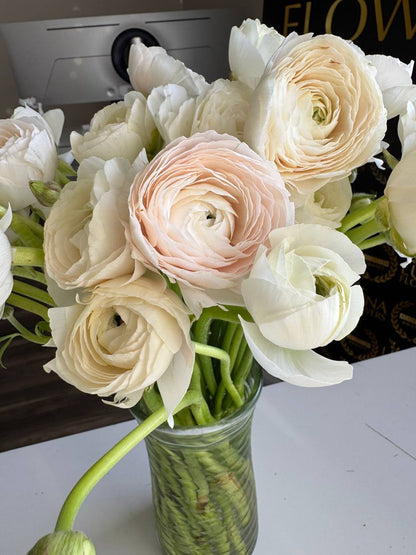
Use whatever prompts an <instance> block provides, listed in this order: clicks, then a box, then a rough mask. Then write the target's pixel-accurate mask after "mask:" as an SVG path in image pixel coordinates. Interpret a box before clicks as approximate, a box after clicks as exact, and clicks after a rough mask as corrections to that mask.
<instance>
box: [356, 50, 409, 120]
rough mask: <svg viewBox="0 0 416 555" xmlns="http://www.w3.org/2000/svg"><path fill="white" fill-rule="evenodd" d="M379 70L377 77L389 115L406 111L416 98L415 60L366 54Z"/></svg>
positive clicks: (389, 116)
mask: <svg viewBox="0 0 416 555" xmlns="http://www.w3.org/2000/svg"><path fill="white" fill-rule="evenodd" d="M366 58H367V59H368V60H369V61H370V62H371V63H372V64H373V66H374V67H375V68H376V70H377V74H376V79H377V83H378V84H379V86H380V89H381V92H382V93H383V100H384V105H385V107H386V109H387V117H388V118H389V119H390V118H394V117H395V116H398V115H399V114H403V113H405V112H406V105H407V103H408V102H409V101H411V100H416V85H414V84H413V82H412V72H413V65H414V62H413V61H412V62H410V63H409V64H405V63H403V62H402V61H401V60H399V59H398V58H393V57H392V56H384V55H382V54H374V55H369V56H366Z"/></svg>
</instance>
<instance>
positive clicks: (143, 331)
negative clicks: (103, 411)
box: [45, 273, 194, 413]
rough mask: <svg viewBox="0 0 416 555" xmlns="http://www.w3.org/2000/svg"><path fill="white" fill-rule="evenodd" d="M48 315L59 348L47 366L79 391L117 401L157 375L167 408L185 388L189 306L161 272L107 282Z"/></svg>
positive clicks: (130, 400)
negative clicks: (167, 284) (71, 304)
mask: <svg viewBox="0 0 416 555" xmlns="http://www.w3.org/2000/svg"><path fill="white" fill-rule="evenodd" d="M49 316H50V322H51V329H52V338H53V342H54V344H55V346H56V347H57V351H56V357H55V359H53V360H52V361H51V362H49V363H48V364H46V365H45V370H46V371H47V372H50V371H53V372H56V373H57V374H58V375H59V376H60V377H61V378H62V379H63V380H65V381H66V382H68V383H70V384H72V385H74V386H75V387H77V388H78V389H79V390H81V391H84V392H85V393H90V394H95V395H99V396H100V397H110V396H114V399H113V401H112V402H113V403H114V404H115V405H117V406H119V407H122V408H129V407H132V406H133V405H135V404H136V403H137V402H138V401H139V400H140V398H141V396H142V394H143V391H144V389H146V388H147V387H149V386H151V385H152V384H154V383H155V382H157V384H158V387H159V391H160V394H161V396H162V399H163V402H164V404H165V407H166V410H167V412H168V413H171V412H172V411H173V410H174V408H175V407H176V406H177V404H178V403H179V402H180V401H181V399H182V398H183V396H184V395H185V393H186V390H187V388H188V385H189V382H190V379H191V374H192V370H193V362H194V350H193V346H192V344H191V341H190V335H189V330H190V319H189V313H188V310H187V308H186V307H185V305H184V304H183V303H182V301H181V300H180V299H179V297H178V296H177V295H176V294H175V293H173V292H172V291H171V290H169V289H167V288H166V283H165V281H164V279H163V278H162V277H160V276H157V275H156V274H151V273H149V275H146V276H142V277H140V278H139V279H137V280H135V281H130V276H124V277H121V278H118V279H114V280H110V281H106V282H104V283H102V284H100V285H98V286H97V287H96V288H95V289H93V291H92V292H91V293H90V294H89V296H88V297H87V298H86V299H85V300H84V302H83V303H78V304H77V305H73V306H70V307H59V308H52V309H50V310H49Z"/></svg>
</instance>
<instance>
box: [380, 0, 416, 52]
mask: <svg viewBox="0 0 416 555" xmlns="http://www.w3.org/2000/svg"><path fill="white" fill-rule="evenodd" d="M401 4H403V15H404V25H405V29H406V39H407V40H411V39H412V38H413V35H414V34H415V33H416V25H414V26H413V27H412V18H411V14H410V5H409V0H397V3H396V5H395V6H394V9H393V13H392V14H391V16H390V19H389V20H388V22H387V25H386V26H385V27H384V21H383V10H382V7H381V0H374V7H375V9H376V23H377V36H378V40H379V41H380V42H382V41H383V40H384V39H385V38H386V36H387V33H388V32H389V29H390V27H391V24H392V23H393V19H394V18H395V17H396V14H397V12H398V11H399V7H400V5H401Z"/></svg>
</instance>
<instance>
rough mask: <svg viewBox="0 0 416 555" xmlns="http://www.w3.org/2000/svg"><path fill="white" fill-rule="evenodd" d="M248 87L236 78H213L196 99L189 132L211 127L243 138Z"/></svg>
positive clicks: (218, 131) (248, 97)
mask: <svg viewBox="0 0 416 555" xmlns="http://www.w3.org/2000/svg"><path fill="white" fill-rule="evenodd" d="M250 94H251V90H250V89H249V88H248V87H247V86H246V85H244V83H242V82H240V81H228V80H227V79H217V80H216V81H214V82H213V83H211V85H210V86H209V87H208V88H207V89H206V91H205V92H203V93H202V94H201V95H200V96H198V97H197V99H196V106H195V115H194V120H193V123H192V133H197V132H198V131H199V132H202V131H209V130H210V129H213V130H215V131H216V132H217V133H227V134H228V135H233V137H237V138H238V139H240V140H242V139H243V133H244V124H245V121H246V119H247V112H248V103H249V99H250Z"/></svg>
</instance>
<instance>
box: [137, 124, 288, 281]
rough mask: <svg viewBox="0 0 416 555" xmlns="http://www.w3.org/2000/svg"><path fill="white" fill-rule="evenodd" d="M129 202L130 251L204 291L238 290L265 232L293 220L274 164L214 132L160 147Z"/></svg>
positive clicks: (142, 259)
mask: <svg viewBox="0 0 416 555" xmlns="http://www.w3.org/2000/svg"><path fill="white" fill-rule="evenodd" d="M129 206H130V235H131V237H130V239H131V241H132V244H133V253H134V256H137V257H138V259H139V260H140V261H142V262H143V263H144V264H145V265H147V266H149V267H150V268H157V269H158V270H161V271H162V272H164V273H165V274H166V275H167V276H169V278H171V279H172V280H178V281H179V282H180V283H181V284H183V285H185V286H186V285H188V286H191V287H196V288H200V289H203V290H205V289H217V290H218V289H226V288H233V287H236V286H237V285H238V283H239V281H240V280H241V278H242V276H243V275H245V274H246V273H247V272H248V271H249V269H250V267H251V265H252V263H253V261H254V258H255V255H256V251H257V249H258V247H259V245H261V244H262V243H264V242H265V241H266V240H267V237H268V235H269V232H270V231H271V230H272V229H274V228H278V227H280V226H286V225H289V224H291V223H292V222H293V206H292V204H291V202H290V201H289V195H288V193H287V191H286V189H285V188H284V185H283V182H282V180H281V178H280V176H279V173H278V171H277V170H276V167H275V166H274V164H272V163H267V162H266V163H265V161H264V160H262V159H261V158H260V157H259V156H258V155H257V154H255V153H254V152H253V151H252V150H251V149H250V148H249V147H248V146H247V145H246V144H244V143H241V142H240V141H239V140H238V139H237V138H235V137H231V136H229V135H220V134H218V133H215V132H214V131H209V132H205V133H197V134H195V135H192V136H191V137H190V138H187V139H185V138H181V139H178V140H176V141H174V142H172V143H171V144H169V145H168V146H167V147H165V148H164V149H163V150H162V151H161V152H160V153H159V154H158V155H157V156H156V157H155V158H154V159H153V160H152V161H151V162H150V164H149V165H148V166H147V167H146V168H145V169H144V170H143V172H141V173H140V174H138V175H137V177H136V180H135V181H134V183H133V185H132V188H131V193H130V198H129Z"/></svg>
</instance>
